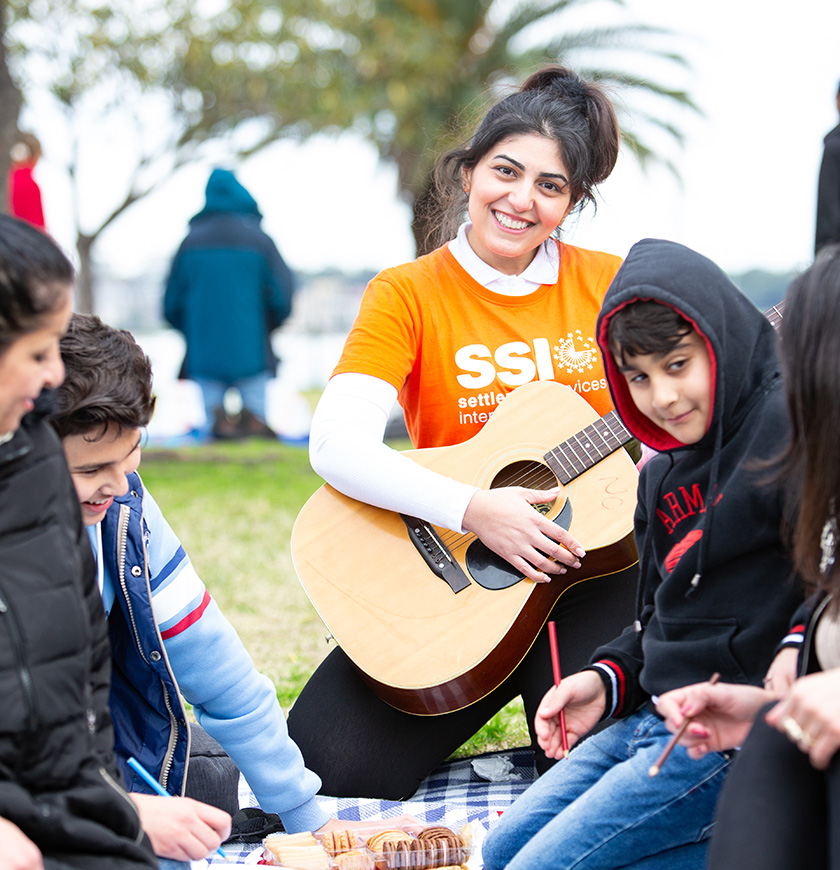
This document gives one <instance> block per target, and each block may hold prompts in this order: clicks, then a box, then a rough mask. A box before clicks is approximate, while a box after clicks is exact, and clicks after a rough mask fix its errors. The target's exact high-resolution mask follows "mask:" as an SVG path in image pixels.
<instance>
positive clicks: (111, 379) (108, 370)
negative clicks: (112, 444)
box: [52, 314, 155, 438]
mask: <svg viewBox="0 0 840 870" xmlns="http://www.w3.org/2000/svg"><path fill="white" fill-rule="evenodd" d="M61 358H62V360H63V361H64V369H65V374H64V383H63V384H62V385H61V386H60V387H58V389H57V390H56V391H55V398H56V407H55V412H54V415H53V418H52V424H53V427H54V428H55V430H56V432H58V434H59V437H61V438H66V437H67V436H68V435H81V434H84V433H87V432H90V431H91V430H94V429H97V430H99V437H101V435H104V433H105V430H106V429H107V428H108V426H110V425H114V426H118V427H119V428H120V429H141V428H143V427H144V426H147V425H148V423H149V420H151V419H152V412H153V411H154V409H155V397H154V396H153V395H152V364H151V362H150V361H149V358H148V357H147V356H146V354H145V353H143V350H142V348H141V347H140V346H139V345H138V344H137V342H136V341H135V340H134V336H132V334H131V333H130V332H128V331H127V330H125V329H114V328H113V327H111V326H108V325H107V324H105V323H103V322H102V321H101V320H100V319H99V318H98V317H96V316H95V315H93V314H74V315H73V316H72V317H71V318H70V325H69V326H68V328H67V333H66V335H65V336H64V337H63V338H62V339H61Z"/></svg>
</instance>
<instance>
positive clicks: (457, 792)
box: [208, 749, 537, 866]
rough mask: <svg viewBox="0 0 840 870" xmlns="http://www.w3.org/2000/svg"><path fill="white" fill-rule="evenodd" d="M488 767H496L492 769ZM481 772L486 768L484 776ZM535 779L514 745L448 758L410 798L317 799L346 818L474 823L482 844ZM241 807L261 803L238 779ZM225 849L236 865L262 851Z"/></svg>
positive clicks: (529, 755) (523, 752)
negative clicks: (396, 818) (491, 829)
mask: <svg viewBox="0 0 840 870" xmlns="http://www.w3.org/2000/svg"><path fill="white" fill-rule="evenodd" d="M488 767H489V768H495V770H493V769H491V770H489V771H488ZM477 771H481V772H484V774H485V776H482V775H481V774H480V772H477ZM487 775H493V776H496V777H499V776H501V777H503V778H501V779H496V781H492V780H488V779H487V778H486V776H487ZM536 777H537V772H536V767H535V765H534V754H533V752H532V751H531V750H530V749H513V750H507V751H504V752H496V753H488V754H487V755H481V756H477V757H475V758H462V759H459V760H457V761H449V762H446V763H444V764H442V765H441V766H440V767H438V768H437V769H436V770H434V771H432V773H431V774H429V776H428V777H427V778H426V779H425V780H424V781H423V783H422V784H421V785H420V788H419V789H418V790H417V791H416V792H415V794H414V795H413V796H412V797H411V799H410V800H407V801H385V800H376V799H374V798H335V797H319V803H320V804H321V806H322V807H323V808H324V809H325V810H326V811H327V812H328V813H329V814H330V815H331V816H333V817H335V818H338V819H346V820H348V821H364V820H366V819H387V818H391V817H394V816H401V815H403V814H407V815H412V816H415V817H416V818H418V819H420V821H421V822H424V823H425V824H429V825H431V824H435V825H446V826H447V827H449V828H452V829H453V830H456V831H457V830H460V829H461V828H463V827H464V826H465V825H467V824H470V823H471V824H472V825H473V830H474V833H475V834H476V837H475V841H476V843H477V844H479V845H480V841H481V839H483V833H484V832H485V831H486V830H487V828H488V827H489V826H490V824H491V823H492V822H493V821H494V819H497V818H498V816H499V813H500V812H502V811H504V809H505V808H506V807H508V806H510V804H511V803H513V801H514V799H515V798H516V797H518V796H519V795H520V794H522V792H523V791H525V789H526V788H527V787H528V786H529V785H530V784H531V783H532V782H533V781H534V780H535V779H536ZM239 805H240V807H253V806H257V801H256V798H255V797H254V795H253V793H252V792H251V790H250V788H248V784H247V783H246V782H245V781H244V780H242V781H241V783H240V794H239ZM224 849H225V853H226V854H227V855H228V858H229V859H230V861H231V862H232V863H238V864H245V863H247V864H255V863H256V862H257V860H258V858H259V856H260V855H261V854H262V847H261V846H259V845H256V846H255V845H250V844H243V843H237V842H233V843H227V844H226V845H225V847H224ZM208 863H209V864H211V865H216V864H218V865H221V866H225V862H224V861H223V860H222V858H221V857H220V856H218V855H214V856H212V858H210V859H208ZM472 863H473V862H471V864H472ZM227 866H229V865H227ZM477 866H480V864H478V865H477Z"/></svg>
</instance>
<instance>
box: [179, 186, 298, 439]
mask: <svg viewBox="0 0 840 870" xmlns="http://www.w3.org/2000/svg"><path fill="white" fill-rule="evenodd" d="M261 221H262V214H261V213H260V210H259V208H258V207H257V203H256V202H255V200H254V198H253V197H252V196H251V194H250V193H249V192H248V191H247V190H246V189H245V188H244V187H243V186H242V185H241V184H240V183H239V181H237V179H236V177H235V176H234V174H233V173H232V172H230V171H229V170H226V169H214V170H213V172H212V173H211V174H210V178H209V180H208V182H207V188H206V203H205V206H204V208H203V209H202V210H201V211H200V212H199V213H198V214H196V215H195V216H194V217H193V218H192V219H191V220H190V230H189V232H188V234H187V236H186V238H185V239H184V240H183V242H182V243H181V245H180V247H179V248H178V251H177V252H176V254H175V257H174V259H173V261H172V267H171V269H170V273H169V278H168V280H167V284H166V292H165V295H164V303H163V314H164V317H165V318H166V320H167V321H168V322H169V323H171V324H172V326H174V327H175V328H176V329H177V330H179V331H180V332H181V333H183V335H184V338H185V340H186V345H187V349H186V356H185V357H184V364H183V366H182V368H181V377H183V378H189V379H190V380H193V381H195V382H196V383H197V384H198V385H199V387H200V388H201V392H202V396H203V399H204V409H205V413H206V416H207V424H206V429H205V430H204V432H203V434H205V435H208V436H209V435H212V436H213V437H216V438H232V437H243V436H249V435H257V436H269V437H276V436H275V433H274V432H272V431H271V429H269V427H268V426H267V425H266V423H265V420H266V387H267V385H268V381H269V380H270V379H271V378H272V377H273V376H274V373H275V371H276V368H277V358H276V357H275V355H274V353H273V351H272V348H271V332H272V331H273V330H274V329H277V328H278V327H279V326H280V325H281V324H282V323H283V322H284V321H285V320H286V318H287V317H288V316H289V313H290V312H291V306H292V294H293V292H294V278H293V276H292V273H291V271H290V270H289V267H288V266H287V265H286V263H285V262H284V260H283V258H282V257H281V256H280V252H279V251H278V250H277V247H276V245H275V244H274V242H273V241H272V240H271V238H269V236H268V235H266V233H265V232H264V231H263V230H262V228H261V227H260V222H261ZM230 387H234V388H235V389H237V390H238V391H239V394H240V396H241V398H242V412H241V414H240V417H239V419H238V420H232V419H230V418H229V417H227V416H226V414H225V411H224V401H223V400H224V396H225V393H226V392H227V390H228V389H229V388H230Z"/></svg>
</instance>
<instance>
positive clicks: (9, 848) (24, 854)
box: [0, 818, 44, 870]
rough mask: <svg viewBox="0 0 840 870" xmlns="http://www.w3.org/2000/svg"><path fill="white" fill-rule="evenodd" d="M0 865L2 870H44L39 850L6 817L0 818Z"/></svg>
mask: <svg viewBox="0 0 840 870" xmlns="http://www.w3.org/2000/svg"><path fill="white" fill-rule="evenodd" d="M0 867H2V868H3V870H44V859H43V856H42V855H41V850H40V849H39V848H38V847H37V846H36V845H35V844H34V843H33V842H32V840H30V839H29V837H27V836H26V834H24V833H23V831H21V829H20V828H19V827H18V826H17V825H15V824H14V823H13V822H10V821H9V820H8V819H3V818H0Z"/></svg>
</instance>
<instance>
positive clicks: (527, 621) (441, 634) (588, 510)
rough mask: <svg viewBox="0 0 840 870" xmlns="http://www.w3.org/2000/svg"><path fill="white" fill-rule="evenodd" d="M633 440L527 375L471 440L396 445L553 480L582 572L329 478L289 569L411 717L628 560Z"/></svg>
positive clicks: (465, 699)
mask: <svg viewBox="0 0 840 870" xmlns="http://www.w3.org/2000/svg"><path fill="white" fill-rule="evenodd" d="M783 311H784V303H780V304H779V305H777V306H774V307H773V308H770V309H768V310H767V311H765V312H764V315H765V317H767V319H768V320H769V321H770V323H771V324H772V325H773V327H774V328H775V329H778V328H779V326H780V324H781V321H782V316H783ZM534 433H539V435H536V434H534ZM631 438H632V436H631V435H630V433H629V432H628V431H627V429H626V428H625V427H624V424H623V423H622V422H621V420H620V419H619V417H618V415H617V414H616V413H615V411H611V412H610V413H609V414H606V415H605V416H603V417H600V418H599V417H598V415H597V413H596V412H595V411H594V410H592V408H591V407H590V405H589V404H588V403H587V402H586V401H585V400H584V399H583V398H582V397H581V396H579V395H578V394H577V393H575V392H574V391H573V390H571V389H570V388H568V387H566V386H563V385H561V384H558V383H556V382H554V381H536V382H533V383H530V384H525V385H523V386H521V387H519V388H517V389H516V390H514V392H512V393H510V394H509V395H508V396H507V398H506V399H505V400H504V402H502V404H501V405H499V407H498V408H497V409H496V411H495V412H494V413H493V415H492V416H491V417H490V420H489V421H488V422H487V424H486V425H485V426H484V428H483V429H482V430H481V432H479V433H478V435H476V436H475V437H474V438H471V439H470V440H469V441H466V442H464V443H463V444H458V445H454V446H452V447H438V448H432V449H426V450H409V451H406V454H405V455H407V456H409V457H411V458H412V459H413V460H414V461H415V462H418V463H420V464H421V465H423V466H426V467H427V468H431V469H433V470H434V471H438V472H440V473H441V474H445V475H447V476H449V477H452V478H455V479H456V480H461V481H463V482H465V483H471V484H473V485H475V486H478V487H482V488H487V487H493V486H512V485H520V486H526V487H528V488H531V489H550V488H551V487H554V486H558V485H559V486H560V487H561V493H560V495H559V496H558V498H557V500H556V501H555V502H554V503H553V504H552V505H551V507H550V510H548V511H547V513H546V515H547V516H548V517H549V519H552V520H554V521H555V522H557V523H560V524H561V525H562V526H564V528H567V529H569V530H570V531H571V532H572V534H573V535H574V536H575V537H576V538H577V539H578V540H579V541H580V542H581V544H582V545H583V546H584V548H585V549H586V552H587V555H586V558H585V559H584V560H583V563H582V567H581V568H580V569H579V570H577V571H573V570H570V571H569V572H568V573H566V574H563V575H560V576H558V577H555V578H554V579H552V581H551V582H550V583H533V582H531V581H530V580H527V579H525V578H523V577H522V575H521V574H519V573H518V572H516V571H515V570H514V569H513V568H512V566H511V565H509V564H508V563H507V562H505V561H504V560H503V559H501V558H500V557H499V556H497V555H496V554H495V553H493V552H492V551H491V550H489V549H488V548H487V547H485V546H484V545H483V544H482V543H481V541H478V540H477V539H476V538H475V536H474V535H471V534H458V533H455V532H452V531H449V530H448V529H441V528H437V527H434V526H431V525H430V524H428V523H425V522H423V521H421V520H418V519H416V518H413V517H408V516H404V515H402V514H397V513H392V512H390V511H386V510H382V509H380V508H376V507H372V506H371V505H368V504H365V503H363V502H360V501H356V500H355V499H352V498H348V497H347V496H345V495H342V494H341V493H340V492H338V491H337V490H335V489H333V488H332V487H331V486H329V485H328V484H325V485H324V486H322V487H321V488H320V489H319V490H318V491H317V492H316V493H315V494H314V495H313V496H312V497H311V498H310V499H309V501H307V503H306V504H305V505H304V506H303V508H302V510H301V512H300V514H299V515H298V518H297V521H296V522H295V526H294V529H293V530H292V558H293V560H294V563H295V569H296V570H297V573H298V576H299V578H300V580H301V583H302V584H303V588H304V590H305V591H306V593H307V595H308V596H309V599H310V601H311V602H312V604H313V606H314V607H315V609H316V610H317V612H318V614H319V616H320V617H321V619H322V620H323V622H324V624H325V625H326V626H327V628H328V629H329V630H330V632H331V634H332V635H333V637H334V638H335V640H336V641H337V642H338V644H339V646H341V648H342V649H343V650H344V652H345V653H346V654H347V655H348V656H349V658H350V660H351V661H352V662H353V664H354V665H355V666H356V667H357V668H358V669H359V671H360V673H361V675H362V676H363V677H364V679H365V680H366V681H367V682H368V684H369V685H370V686H371V687H372V688H373V690H374V691H375V692H376V693H377V694H378V695H379V697H381V698H382V699H383V700H384V701H386V702H388V703H389V704H391V705H392V706H394V707H396V708H397V709H399V710H404V711H405V712H407V713H416V714H419V715H436V714H440V713H448V712H451V711H453V710H459V709H461V708H462V707H466V706H468V705H469V704H472V703H474V702H475V701H477V700H479V699H480V698H483V697H484V696H485V695H487V694H488V693H489V692H491V691H493V689H495V688H496V687H497V686H499V685H500V684H501V683H502V682H504V680H505V679H507V677H508V676H510V674H511V673H512V672H513V671H514V669H515V668H516V666H517V665H518V664H519V662H520V661H521V660H522V658H523V657H524V655H525V653H526V652H527V651H528V650H529V649H530V647H531V645H532V644H533V642H534V640H535V639H536V637H537V635H538V634H539V632H540V630H541V628H542V626H543V624H544V623H545V620H546V619H547V618H548V614H549V613H550V612H551V609H552V608H553V607H554V604H555V603H556V602H557V600H558V599H559V598H560V596H561V595H562V594H563V593H564V592H565V591H566V590H567V589H569V588H570V587H571V586H573V585H575V584H576V583H580V582H583V581H587V582H593V581H594V582H597V578H598V577H603V576H605V575H607V574H612V573H614V572H616V571H619V570H622V569H623V568H626V567H629V566H630V565H632V564H634V562H635V561H636V559H637V557H636V548H635V543H634V540H633V511H634V509H635V506H636V487H637V483H638V474H637V472H636V467H635V465H634V464H633V461H632V460H631V459H630V456H629V455H628V454H627V453H626V452H625V451H624V450H619V448H620V447H622V446H623V445H625V444H626V443H627V442H628V441H630V440H631ZM553 443H556V446H555V447H552V448H550V449H548V450H546V445H548V444H553Z"/></svg>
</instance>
